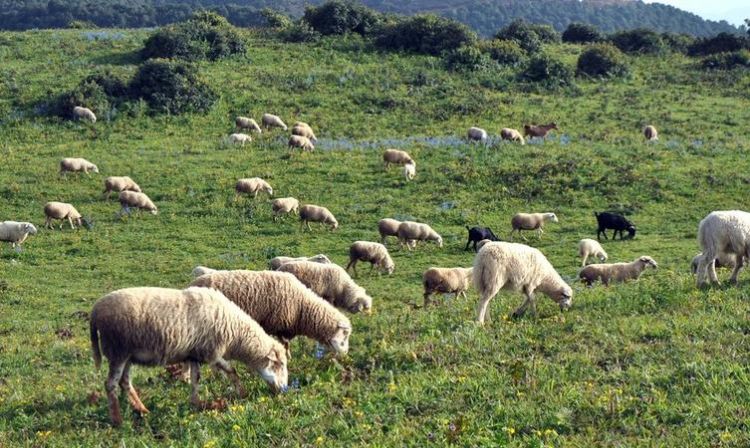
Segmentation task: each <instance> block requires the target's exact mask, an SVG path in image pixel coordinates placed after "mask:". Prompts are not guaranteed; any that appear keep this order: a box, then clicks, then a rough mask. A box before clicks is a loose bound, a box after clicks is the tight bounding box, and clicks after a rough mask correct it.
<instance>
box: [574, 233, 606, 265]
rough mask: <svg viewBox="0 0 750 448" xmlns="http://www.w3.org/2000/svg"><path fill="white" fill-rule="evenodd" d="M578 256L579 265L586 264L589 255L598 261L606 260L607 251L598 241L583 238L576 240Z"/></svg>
mask: <svg viewBox="0 0 750 448" xmlns="http://www.w3.org/2000/svg"><path fill="white" fill-rule="evenodd" d="M578 256H579V257H581V258H582V260H581V266H586V260H588V258H589V257H596V258H598V259H599V261H607V252H606V251H605V250H604V248H603V247H602V245H601V244H599V242H598V241H596V240H592V239H590V238H584V239H582V240H581V241H579V242H578Z"/></svg>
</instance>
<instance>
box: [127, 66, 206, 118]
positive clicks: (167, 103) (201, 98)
mask: <svg viewBox="0 0 750 448" xmlns="http://www.w3.org/2000/svg"><path fill="white" fill-rule="evenodd" d="M130 93H131V96H132V97H133V98H142V99H143V100H145V101H146V102H147V103H148V105H149V107H150V108H151V109H152V111H154V112H157V113H170V114H181V113H184V112H205V111H207V110H208V109H210V108H211V106H213V104H214V102H215V101H216V99H217V95H216V93H214V91H213V90H212V89H211V88H210V87H209V86H208V84H206V82H205V81H203V80H202V79H200V78H199V77H198V70H197V69H196V67H195V66H193V65H191V64H188V63H186V62H180V61H171V60H165V59H153V60H150V61H146V62H145V63H143V65H141V67H140V68H139V69H138V72H137V73H136V74H135V76H134V77H133V80H132V81H131V83H130Z"/></svg>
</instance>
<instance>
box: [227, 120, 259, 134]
mask: <svg viewBox="0 0 750 448" xmlns="http://www.w3.org/2000/svg"><path fill="white" fill-rule="evenodd" d="M234 124H235V125H236V126H237V130H240V131H241V130H243V129H249V130H251V131H255V132H257V133H258V134H262V133H263V131H261V129H260V126H258V123H257V122H256V121H255V120H253V119H252V118H248V117H237V118H235V119H234Z"/></svg>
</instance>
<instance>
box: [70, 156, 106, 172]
mask: <svg viewBox="0 0 750 448" xmlns="http://www.w3.org/2000/svg"><path fill="white" fill-rule="evenodd" d="M81 171H82V172H84V173H86V174H88V173H89V171H90V172H92V173H98V172H99V168H97V166H96V165H94V164H93V163H91V162H89V161H88V160H86V159H82V158H80V157H66V158H64V159H62V160H61V161H60V174H64V173H68V172H71V173H72V172H81Z"/></svg>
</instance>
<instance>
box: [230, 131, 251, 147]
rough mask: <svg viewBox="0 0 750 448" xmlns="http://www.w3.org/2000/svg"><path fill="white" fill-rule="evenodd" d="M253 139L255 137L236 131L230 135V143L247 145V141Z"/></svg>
mask: <svg viewBox="0 0 750 448" xmlns="http://www.w3.org/2000/svg"><path fill="white" fill-rule="evenodd" d="M251 141H253V138H252V137H250V136H249V135H247V134H242V133H235V134H230V135H229V143H231V144H233V145H237V144H239V145H240V146H245V143H248V142H251Z"/></svg>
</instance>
